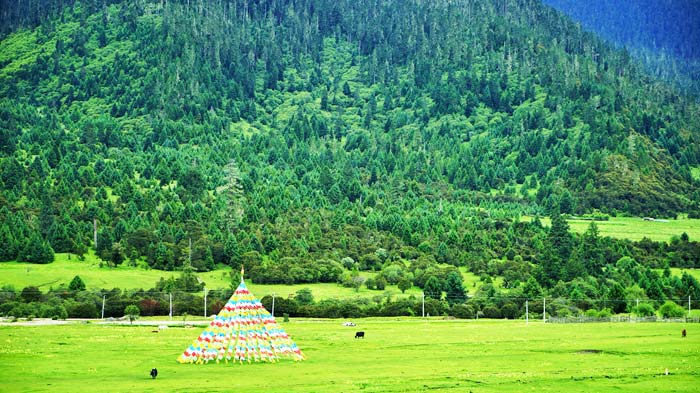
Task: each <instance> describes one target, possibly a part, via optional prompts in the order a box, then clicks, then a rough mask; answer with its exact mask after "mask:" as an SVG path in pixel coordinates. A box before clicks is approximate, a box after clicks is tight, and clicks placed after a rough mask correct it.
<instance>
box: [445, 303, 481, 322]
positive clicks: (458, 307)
mask: <svg viewBox="0 0 700 393" xmlns="http://www.w3.org/2000/svg"><path fill="white" fill-rule="evenodd" d="M450 315H452V316H453V317H455V318H461V319H474V316H475V315H476V314H475V313H474V307H472V306H469V305H466V304H455V305H454V306H452V308H450Z"/></svg>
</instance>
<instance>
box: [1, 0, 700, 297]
mask: <svg viewBox="0 0 700 393" xmlns="http://www.w3.org/2000/svg"><path fill="white" fill-rule="evenodd" d="M3 4H5V3H3ZM7 4H8V7H2V8H3V11H2V12H0V24H1V28H0V38H1V40H0V244H2V245H3V246H2V248H0V261H19V262H31V263H40V264H41V263H50V262H51V261H53V260H54V258H55V256H54V255H55V253H58V254H63V253H72V254H74V255H79V256H81V257H82V256H85V255H89V254H88V252H89V251H91V252H92V251H94V253H95V254H96V255H97V256H98V257H99V258H100V260H102V261H103V262H104V263H105V264H108V265H109V266H111V267H114V268H116V271H118V270H119V266H122V265H130V266H143V267H146V266H147V267H148V268H150V269H153V270H150V271H148V274H153V272H155V271H157V272H162V271H167V272H177V273H175V275H174V276H173V277H180V275H181V272H183V277H184V278H183V280H181V281H178V283H175V281H176V280H175V279H174V278H173V280H171V282H170V284H165V283H161V284H162V285H171V284H172V285H180V286H182V288H180V289H183V290H191V291H196V292H199V290H200V288H199V287H200V285H199V284H198V283H197V282H196V281H192V279H193V278H194V276H193V275H191V274H192V272H200V273H203V272H208V271H212V270H214V269H215V268H216V267H217V266H220V265H225V266H230V267H231V268H232V270H233V271H237V270H238V269H239V268H240V267H241V265H243V266H245V268H246V271H247V276H248V277H249V278H250V279H251V280H252V281H254V282H256V283H259V284H296V285H304V284H311V283H325V284H332V285H335V284H337V283H340V284H342V285H345V286H346V287H349V288H351V287H353V286H356V284H360V285H368V286H369V287H375V288H378V287H385V286H387V285H389V286H396V285H399V283H401V282H403V285H407V286H409V287H410V286H413V287H416V288H420V289H423V290H425V289H426V287H427V288H430V289H431V292H432V294H433V295H434V296H435V297H436V298H440V297H441V296H442V292H443V291H444V292H445V296H446V298H445V299H444V300H450V303H454V302H453V300H454V299H457V300H456V302H457V303H459V302H462V301H463V300H464V295H463V294H462V293H461V290H457V289H459V288H461V287H462V286H463V285H464V281H463V275H462V274H461V273H463V272H464V271H469V272H470V274H472V275H474V276H476V277H479V278H480V279H481V280H482V281H483V282H485V283H486V284H489V285H491V286H492V288H488V286H486V289H485V290H486V291H487V294H488V295H489V296H492V295H495V294H497V293H496V291H500V290H502V291H506V292H509V293H511V292H513V293H519V294H521V295H523V296H524V295H525V294H529V295H532V294H537V293H540V291H552V293H557V295H558V296H563V297H565V296H572V297H573V296H578V295H579V294H581V293H585V295H586V296H590V297H593V298H597V297H602V296H618V295H619V294H620V291H622V290H624V289H626V288H630V287H634V285H639V286H640V287H641V289H642V290H643V291H646V292H647V295H648V296H649V297H650V298H652V299H654V300H655V301H657V302H661V301H663V300H665V299H667V298H677V297H679V296H680V297H682V296H685V295H684V294H687V293H696V292H695V291H700V286H698V284H697V282H696V281H692V280H690V279H686V280H685V281H683V280H680V279H679V280H677V282H676V281H673V280H671V279H670V278H668V277H666V278H664V277H661V276H659V275H658V274H657V273H656V272H655V270H653V269H659V268H664V267H666V266H669V267H674V268H694V267H697V266H700V243H699V242H698V239H697V235H696V233H697V232H692V231H690V232H688V231H684V230H679V231H677V232H676V233H671V232H664V234H663V238H659V237H654V238H653V239H650V238H645V237H644V236H642V237H639V236H635V235H634V234H631V235H629V236H625V238H624V239H620V238H613V237H608V236H605V233H603V235H602V234H601V233H602V232H601V231H600V230H599V229H598V228H597V227H595V226H593V227H590V226H587V227H586V228H585V230H583V231H581V230H580V229H581V228H576V229H575V230H572V231H570V227H569V224H567V223H566V222H565V221H563V220H562V219H561V216H560V214H570V215H576V216H582V215H603V216H605V215H608V216H614V217H616V216H640V217H643V216H650V217H657V218H673V217H676V216H683V217H685V215H687V216H688V217H691V218H697V217H700V205H699V203H700V202H699V201H700V181H699V180H698V177H697V168H698V167H700V116H698V115H699V114H700V110H699V109H700V106H699V105H698V103H697V101H694V100H693V99H692V98H689V97H684V96H680V95H679V94H678V93H677V92H675V90H674V89H672V88H670V87H669V86H667V85H665V84H664V83H662V82H659V81H656V80H655V79H653V78H651V77H650V76H649V75H647V74H646V73H645V72H644V71H643V68H642V67H641V66H639V65H638V64H636V63H635V62H634V61H633V60H631V58H630V57H629V55H628V54H627V53H626V52H624V51H620V50H616V49H614V48H612V47H610V46H609V45H607V44H606V43H604V41H602V40H600V39H598V38H597V37H595V36H593V35H592V34H590V33H586V32H584V31H582V30H581V28H580V26H578V25H576V24H574V23H573V22H571V21H570V20H569V19H567V18H566V17H564V16H563V15H561V14H559V13H557V12H556V11H554V10H553V9H551V8H549V7H546V6H544V5H542V3H541V2H540V1H539V0H524V1H518V2H515V1H510V0H507V1H500V0H499V1H490V2H489V1H486V2H472V1H466V0H465V1H419V0H406V1H404V0H402V1H398V0H359V1H358V0H333V1H331V0H298V1H291V0H261V1H248V0H235V1H228V2H219V1H205V0H196V1H168V2H162V1H146V0H140V1H128V2H127V1H97V0H84V1H79V0H76V1H68V2H66V1H58V0H47V1H44V2H42V6H41V7H32V6H31V5H28V3H27V2H20V1H9V2H7ZM524 215H528V216H536V217H551V218H552V221H551V225H541V221H539V220H533V221H532V222H523V221H521V220H520V219H519V217H521V216H524ZM604 225H605V224H601V227H603V226H604ZM572 227H573V224H572ZM95 228H96V233H93V230H94V229H95ZM572 232H577V233H572ZM93 236H95V237H96V238H97V242H96V243H95V241H94V240H93V239H94V237H93ZM625 258H629V259H631V262H629V261H628V259H625ZM621 260H622V261H625V262H624V263H620V262H619V261H621ZM57 266H58V264H57ZM370 273H371V274H370ZM86 274H88V273H87V272H86ZM158 274H159V273H156V274H153V276H155V275H158ZM168 274H169V273H168ZM163 275H166V274H165V273H164V274H163ZM365 276H367V277H370V276H371V278H372V280H370V281H369V283H364V284H363V283H362V282H361V279H359V278H358V277H365ZM450 276H452V279H450ZM145 277H148V279H147V280H146V279H144V285H148V283H149V282H152V279H153V277H152V276H145ZM450 280H452V281H450ZM455 280H456V281H455ZM489 280H491V281H492V282H493V285H492V283H491V282H489ZM52 282H54V281H52ZM528 282H529V283H530V285H525V283H528ZM54 283H56V284H60V283H62V282H61V281H60V280H59V281H55V282H54ZM535 284H536V285H535ZM616 284H617V285H619V286H620V287H621V288H622V289H620V288H617V287H616ZM98 285H108V283H102V284H98ZM162 285H160V288H158V287H157V288H155V289H163V288H162ZM17 289H18V290H19V288H17ZM451 289H454V290H456V291H457V292H456V293H453V294H450V293H451V292H450V290H451ZM697 293H699V295H698V296H697V297H698V298H699V299H700V292H697ZM453 296H454V297H453ZM436 300H439V299H436ZM451 305H452V304H450V306H451ZM482 306H483V305H479V307H482ZM500 306H502V304H500V305H499V307H500Z"/></svg>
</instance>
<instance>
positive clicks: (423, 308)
mask: <svg viewBox="0 0 700 393" xmlns="http://www.w3.org/2000/svg"><path fill="white" fill-rule="evenodd" d="M422 310H423V318H425V292H423V307H422Z"/></svg>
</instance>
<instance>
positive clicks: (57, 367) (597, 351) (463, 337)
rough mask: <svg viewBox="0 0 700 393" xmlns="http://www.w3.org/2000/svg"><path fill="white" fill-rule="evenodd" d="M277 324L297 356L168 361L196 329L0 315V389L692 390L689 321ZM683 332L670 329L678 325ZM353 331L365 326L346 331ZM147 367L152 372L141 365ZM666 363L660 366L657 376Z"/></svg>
mask: <svg viewBox="0 0 700 393" xmlns="http://www.w3.org/2000/svg"><path fill="white" fill-rule="evenodd" d="M355 322H356V323H357V327H356V328H348V327H343V326H341V323H342V321H340V320H292V321H290V322H287V323H282V325H283V327H284V328H285V329H286V331H287V332H288V333H289V334H290V335H291V337H292V338H293V339H294V340H295V342H296V343H297V344H298V345H299V346H300V347H301V349H302V350H303V351H304V353H305V355H306V357H307V360H306V361H303V362H298V363H294V362H292V361H291V360H284V361H282V362H279V363H276V364H255V363H253V364H242V365H241V364H225V363H221V364H214V363H212V364H206V365H191V364H185V365H182V364H178V363H176V361H175V359H176V358H177V357H178V356H179V355H180V353H181V352H182V351H183V350H184V349H185V348H186V347H187V346H188V345H189V344H190V343H191V341H192V340H193V339H195V338H196V337H197V336H198V335H199V333H200V332H201V327H195V328H192V329H187V328H182V327H172V328H170V329H167V330H164V331H161V332H159V333H153V332H151V330H152V329H153V327H149V326H136V325H134V326H114V325H99V324H97V323H94V322H93V323H90V324H69V325H58V326H18V325H16V324H15V325H11V326H7V325H6V326H0V380H2V381H3V383H2V389H1V390H2V391H3V392H8V393H9V392H30V391H31V392H74V391H76V389H78V388H79V389H80V390H81V391H84V392H115V391H120V392H171V391H178V392H230V391H248V392H262V391H265V392H269V393H274V392H285V393H291V392H304V393H310V392H420V391H438V392H469V391H472V392H522V391H529V390H537V391H552V392H560V391H567V392H593V391H595V392H603V391H620V390H622V391H639V392H648V391H674V392H695V391H697V386H698V385H697V384H698V381H700V369H698V367H697V363H698V360H700V358H699V357H698V353H700V327H696V326H694V325H684V324H680V323H600V324H568V325H555V324H543V323H541V322H539V321H537V322H531V323H530V324H529V325H527V326H526V325H525V322H524V321H485V320H480V321H464V320H438V319H431V320H423V319H417V318H413V319H388V318H385V319H361V320H356V321H355ZM683 328H686V329H687V330H688V337H687V338H685V339H682V338H681V335H680V331H681V329H683ZM355 330H363V331H365V332H366V338H365V339H364V340H361V339H354V338H353V335H354V332H355ZM152 367H157V368H158V371H159V376H158V378H157V379H155V380H152V379H151V378H150V376H149V375H148V373H149V371H150V369H151V368H152ZM666 369H668V375H666Z"/></svg>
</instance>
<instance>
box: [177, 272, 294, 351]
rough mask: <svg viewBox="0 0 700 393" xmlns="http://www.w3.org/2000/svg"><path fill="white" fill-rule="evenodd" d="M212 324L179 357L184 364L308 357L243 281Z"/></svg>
mask: <svg viewBox="0 0 700 393" xmlns="http://www.w3.org/2000/svg"><path fill="white" fill-rule="evenodd" d="M242 273H243V271H242V270H241V284H240V285H239V286H238V288H236V291H235V292H234V293H233V295H232V296H231V298H230V299H229V300H228V302H226V306H224V308H223V309H221V311H220V312H219V314H218V315H217V316H216V317H215V318H214V320H213V321H212V322H211V323H210V324H209V327H207V328H206V329H204V331H203V332H202V334H200V335H199V337H197V339H196V340H194V342H193V343H192V345H190V346H189V347H188V348H187V349H185V352H183V353H182V355H180V357H179V358H178V359H177V361H178V362H180V363H197V364H201V363H208V362H209V361H216V362H217V363H218V362H219V361H221V360H224V361H226V362H227V363H228V362H229V361H233V362H239V363H243V362H249V363H250V362H253V361H255V362H259V361H262V362H276V361H277V360H279V359H280V358H281V357H283V356H284V357H291V358H292V359H294V360H304V354H303V353H302V352H301V350H300V349H299V347H297V345H296V344H295V343H294V342H293V341H292V339H291V338H289V335H287V333H286V332H285V331H284V329H282V328H281V327H280V326H279V325H278V324H277V322H276V321H275V317H273V316H272V315H271V314H270V313H269V312H268V311H267V310H266V309H265V307H263V305H262V303H260V300H258V299H256V298H255V297H254V296H253V295H252V294H251V293H250V291H248V288H247V287H246V285H245V283H244V282H243V274H242Z"/></svg>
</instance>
